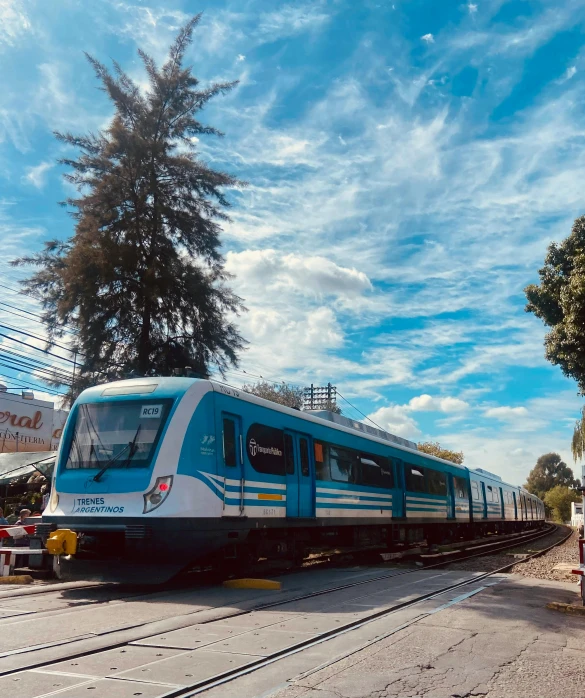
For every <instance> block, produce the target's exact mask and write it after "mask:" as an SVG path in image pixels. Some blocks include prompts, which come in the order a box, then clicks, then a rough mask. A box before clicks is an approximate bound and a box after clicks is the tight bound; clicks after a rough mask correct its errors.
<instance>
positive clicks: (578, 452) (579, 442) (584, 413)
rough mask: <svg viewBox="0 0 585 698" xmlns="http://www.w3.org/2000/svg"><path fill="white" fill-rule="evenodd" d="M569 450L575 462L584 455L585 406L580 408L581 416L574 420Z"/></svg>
mask: <svg viewBox="0 0 585 698" xmlns="http://www.w3.org/2000/svg"><path fill="white" fill-rule="evenodd" d="M571 451H572V453H573V461H574V462H575V463H576V462H577V461H578V460H582V459H583V456H584V455H585V407H582V408H581V416H580V417H579V419H578V420H577V421H576V422H575V427H574V429H573V439H572V440H571Z"/></svg>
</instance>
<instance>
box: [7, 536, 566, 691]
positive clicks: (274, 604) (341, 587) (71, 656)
mask: <svg viewBox="0 0 585 698" xmlns="http://www.w3.org/2000/svg"><path fill="white" fill-rule="evenodd" d="M556 528H558V527H556V526H555V527H551V528H549V529H547V530H545V531H542V530H538V531H536V532H530V533H529V534H528V535H522V536H520V537H519V538H518V539H516V540H515V542H514V543H513V544H507V545H506V546H502V547H501V549H508V548H511V547H517V546H518V545H521V544H523V543H526V542H529V541H533V540H537V539H540V538H543V537H546V536H548V535H550V534H551V533H552V532H553V531H554V530H555V529H556ZM569 535H570V534H569ZM564 540H566V538H564V539H563V540H562V541H558V542H556V543H555V544H554V545H553V546H551V547H555V545H559V544H560V543H562V542H564ZM505 542H506V543H509V540H508V541H505ZM547 549H549V548H547ZM492 552H493V550H490V551H489V552H484V553H483V555H488V554H490V553H492ZM470 557H471V556H470ZM462 559H463V558H459V559H458V561H461V560H462ZM447 564H449V562H448V561H441V562H438V563H435V564H432V565H426V566H425V567H424V568H422V567H418V568H411V569H406V570H395V569H394V570H392V571H391V572H388V573H386V574H381V575H377V576H375V577H370V578H368V579H362V580H359V581H354V582H349V583H347V584H340V585H337V586H335V587H328V588H326V589H319V590H316V591H312V592H309V593H307V594H301V595H299V596H296V597H292V598H288V599H282V600H280V601H271V602H269V603H263V604H262V603H261V604H258V605H257V606H254V607H253V608H251V609H248V610H241V611H236V612H235V613H231V614H229V615H227V616H222V620H224V619H228V618H236V617H239V616H244V615H247V614H249V613H253V612H257V611H262V610H267V609H273V608H275V607H278V606H282V605H285V604H288V603H294V602H297V601H304V600H306V599H311V598H315V597H317V596H323V595H326V594H331V593H334V592H336V591H343V590H345V589H350V588H355V587H360V586H364V585H366V584H370V583H375V582H378V581H383V580H384V579H390V578H394V577H401V576H404V575H407V574H413V573H415V572H420V571H422V570H423V569H424V570H427V569H433V568H438V567H444V566H445V565H447ZM514 564H517V561H515V562H513V563H511V565H510V566H513V565H514ZM508 567H509V566H508ZM493 573H494V572H492V573H490V574H493ZM483 576H485V575H483ZM483 576H482V575H480V576H479V577H475V578H474V579H481V578H483ZM472 581H473V580H472V579H470V580H467V581H465V582H463V583H458V584H457V585H455V586H454V587H453V588H458V586H460V585H464V584H469V583H471V582H472ZM449 588H450V587H449ZM159 593H160V592H159ZM438 593H445V589H443V590H440V591H434V592H432V593H431V596H433V595H436V594H438ZM145 596H149V595H145ZM427 597H428V595H426V596H422V597H420V599H419V600H425V599H426V598H427ZM415 602H416V600H415V601H413V603H415ZM399 608H402V605H398V606H396V607H393V609H392V610H397V609H399ZM59 612H61V613H62V612H63V609H59ZM388 612H390V611H387V610H385V611H382V612H381V613H382V615H384V614H385V613H388ZM195 615H196V614H195ZM28 617H29V618H30V617H31V616H28ZM212 622H213V620H209V621H204V622H202V623H198V622H197V621H195V622H194V623H192V624H189V625H199V624H201V625H207V624H208V623H212ZM357 622H358V623H362V622H363V620H360V621H357ZM148 625H149V623H139V624H137V625H136V626H132V627H128V628H125V629H124V630H125V631H129V630H136V629H139V628H141V627H146V626H148ZM181 627H189V626H181ZM350 629H351V628H350ZM116 632H118V631H117V630H112V631H106V632H104V633H103V635H104V636H106V635H108V634H110V633H112V634H113V633H116ZM151 634H152V632H146V633H145V634H144V635H143V636H140V637H135V638H134V639H133V640H120V641H114V642H111V643H109V644H105V645H104V646H102V647H99V648H96V649H93V650H91V651H89V652H88V651H86V650H78V651H75V650H73V647H72V650H73V651H71V652H69V653H68V654H66V655H63V656H61V657H59V658H58V659H54V658H53V659H50V660H48V659H47V660H41V661H36V662H35V661H34V660H33V661H32V662H30V663H29V664H27V665H23V666H20V667H18V668H15V669H9V670H6V671H0V676H8V675H12V674H16V673H19V672H21V671H27V670H30V669H35V668H39V667H43V666H48V665H50V664H54V663H55V662H56V661H59V662H61V661H67V660H69V659H75V658H78V657H82V656H89V655H92V654H98V653H100V652H105V651H108V650H110V649H115V648H117V647H123V646H126V645H129V644H130V643H131V642H136V641H137V640H139V639H145V638H147V637H149V636H150V635H151ZM325 639H327V638H325ZM78 641H80V640H73V641H72V640H71V639H65V640H63V641H61V642H56V643H54V644H53V643H51V647H52V648H56V647H64V646H67V645H73V646H74V643H75V642H78ZM40 649H43V647H30V648H29V647H27V648H22V649H20V650H11V651H9V652H6V653H1V654H0V658H2V657H8V656H13V655H15V654H24V653H29V652H35V651H38V650H40ZM299 651H300V650H299ZM279 657H280V654H279ZM225 680H226V681H227V680H228V679H227V678H226V679H225ZM171 695H174V694H171ZM193 695H195V694H193ZM165 698H166V697H165Z"/></svg>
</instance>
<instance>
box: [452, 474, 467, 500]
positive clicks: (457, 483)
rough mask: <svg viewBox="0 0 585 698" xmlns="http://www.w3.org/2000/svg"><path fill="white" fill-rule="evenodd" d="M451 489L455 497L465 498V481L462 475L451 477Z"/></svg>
mask: <svg viewBox="0 0 585 698" xmlns="http://www.w3.org/2000/svg"><path fill="white" fill-rule="evenodd" d="M453 489H454V490H455V497H456V498H457V499H467V481H466V480H464V479H463V478H462V477H454V478H453Z"/></svg>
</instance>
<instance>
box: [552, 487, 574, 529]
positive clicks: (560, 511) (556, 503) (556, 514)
mask: <svg viewBox="0 0 585 698" xmlns="http://www.w3.org/2000/svg"><path fill="white" fill-rule="evenodd" d="M580 501H582V500H581V495H580V494H579V493H578V492H575V490H572V489H570V488H569V487H563V486H562V485H557V486H556V487H553V488H552V490H549V491H548V492H547V493H546V494H545V496H544V503H545V504H546V506H547V507H548V508H549V509H551V510H552V515H553V519H554V520H555V521H558V522H559V523H565V522H566V521H568V520H569V519H570V518H571V502H580Z"/></svg>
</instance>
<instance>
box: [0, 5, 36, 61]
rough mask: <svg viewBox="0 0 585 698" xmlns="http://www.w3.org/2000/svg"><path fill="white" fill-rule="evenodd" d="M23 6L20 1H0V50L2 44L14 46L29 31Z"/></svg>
mask: <svg viewBox="0 0 585 698" xmlns="http://www.w3.org/2000/svg"><path fill="white" fill-rule="evenodd" d="M23 4H24V3H23V2H22V1H21V0H0V49H1V48H2V44H4V45H5V46H14V45H15V44H16V43H17V42H18V40H19V39H20V38H21V37H22V36H23V35H24V34H27V33H29V32H30V31H31V29H32V26H31V22H30V19H29V18H28V15H27V14H26V13H25V12H24V9H23Z"/></svg>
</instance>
